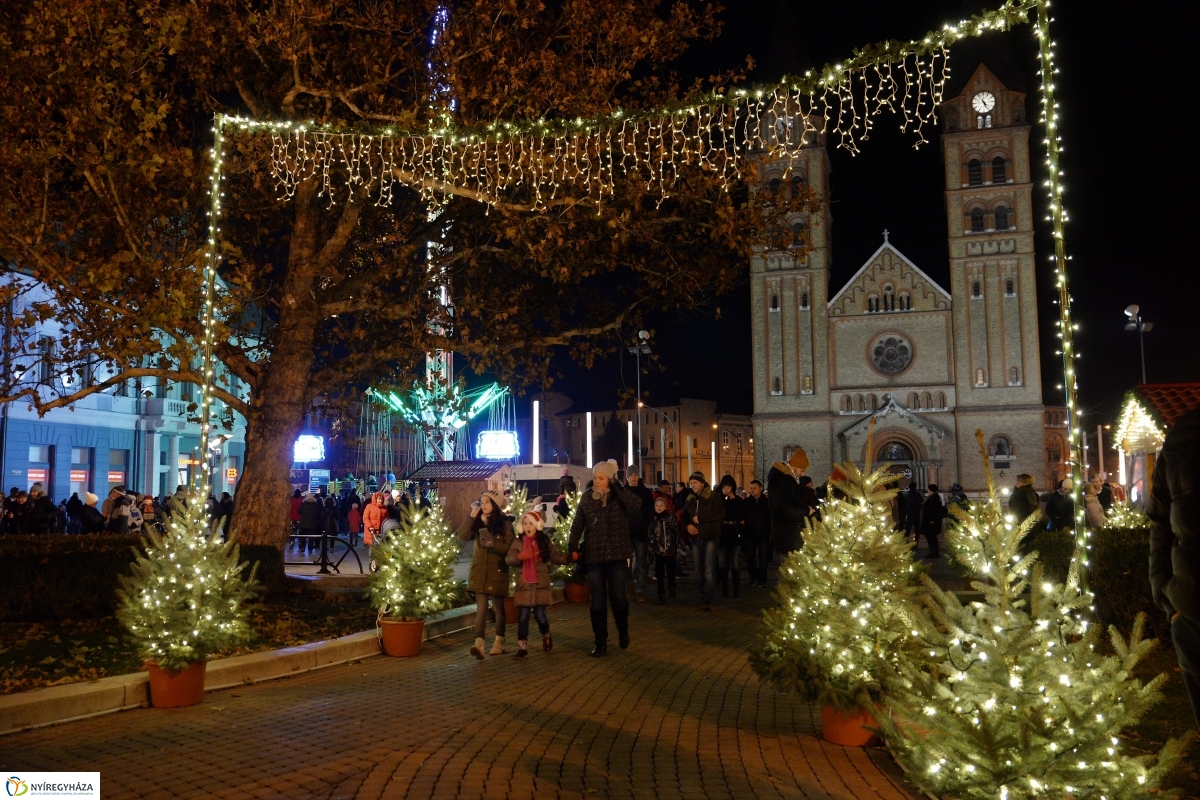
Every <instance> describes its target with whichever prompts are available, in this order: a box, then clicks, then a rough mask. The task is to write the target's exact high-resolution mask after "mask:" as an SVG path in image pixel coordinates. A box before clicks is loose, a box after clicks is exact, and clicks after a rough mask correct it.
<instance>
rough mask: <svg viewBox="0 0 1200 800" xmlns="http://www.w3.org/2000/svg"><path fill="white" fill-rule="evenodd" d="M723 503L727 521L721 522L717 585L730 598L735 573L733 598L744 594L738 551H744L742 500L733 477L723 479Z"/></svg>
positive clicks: (728, 476) (722, 593) (722, 594)
mask: <svg viewBox="0 0 1200 800" xmlns="http://www.w3.org/2000/svg"><path fill="white" fill-rule="evenodd" d="M721 502H722V503H724V504H725V519H723V520H722V521H721V539H720V544H719V545H718V548H717V583H719V584H721V596H722V597H728V596H729V573H730V572H731V571H732V572H733V596H734V597H740V596H741V594H742V591H741V590H742V573H741V570H739V569H738V561H737V560H738V551H740V550H741V549H742V520H743V519H744V516H743V513H742V498H740V497H738V496H737V481H735V480H734V479H733V476H732V475H726V476H724V477H723V478H721Z"/></svg>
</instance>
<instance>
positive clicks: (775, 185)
mask: <svg viewBox="0 0 1200 800" xmlns="http://www.w3.org/2000/svg"><path fill="white" fill-rule="evenodd" d="M767 190H768V191H769V192H770V193H771V198H772V199H777V198H778V197H779V196H780V195H781V194H783V181H781V180H779V178H771V182H770V183H769V184H767Z"/></svg>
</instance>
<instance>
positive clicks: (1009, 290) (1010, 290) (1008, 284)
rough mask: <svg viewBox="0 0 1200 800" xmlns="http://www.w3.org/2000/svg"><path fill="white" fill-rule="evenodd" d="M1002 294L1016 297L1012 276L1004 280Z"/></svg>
mask: <svg viewBox="0 0 1200 800" xmlns="http://www.w3.org/2000/svg"><path fill="white" fill-rule="evenodd" d="M1004 294H1005V295H1006V296H1008V297H1016V296H1017V289H1016V287H1015V286H1014V285H1013V279H1012V278H1008V279H1006V280H1005V281H1004Z"/></svg>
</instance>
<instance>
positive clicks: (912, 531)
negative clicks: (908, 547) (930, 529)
mask: <svg viewBox="0 0 1200 800" xmlns="http://www.w3.org/2000/svg"><path fill="white" fill-rule="evenodd" d="M924 504H925V498H923V497H921V490H920V489H918V488H917V482H916V481H913V482H912V483H910V484H908V492H906V493H905V495H904V536H905V538H907V537H909V536H912V537H913V541H920V539H921V506H923V505H924Z"/></svg>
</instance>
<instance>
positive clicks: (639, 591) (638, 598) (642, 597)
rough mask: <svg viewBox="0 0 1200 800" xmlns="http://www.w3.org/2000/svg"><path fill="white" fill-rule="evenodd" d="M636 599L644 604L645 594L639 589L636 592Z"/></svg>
mask: <svg viewBox="0 0 1200 800" xmlns="http://www.w3.org/2000/svg"><path fill="white" fill-rule="evenodd" d="M636 598H637V601H638V602H639V603H644V602H646V593H645V592H643V591H642V590H641V589H639V590H638V591H637V595H636Z"/></svg>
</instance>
